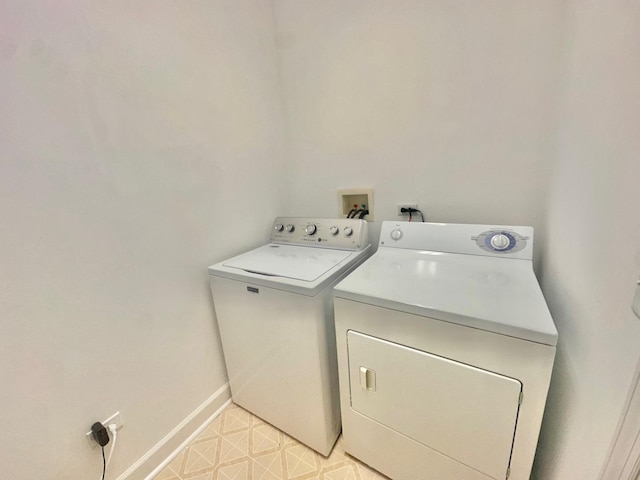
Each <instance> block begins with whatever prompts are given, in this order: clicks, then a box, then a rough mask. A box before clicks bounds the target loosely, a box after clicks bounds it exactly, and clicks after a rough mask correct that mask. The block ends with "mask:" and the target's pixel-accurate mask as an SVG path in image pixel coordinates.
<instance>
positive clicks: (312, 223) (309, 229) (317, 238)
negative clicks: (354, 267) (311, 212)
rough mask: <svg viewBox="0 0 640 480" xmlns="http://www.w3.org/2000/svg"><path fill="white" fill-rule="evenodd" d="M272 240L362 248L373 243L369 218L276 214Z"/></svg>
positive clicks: (328, 246) (320, 245)
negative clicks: (367, 219)
mask: <svg viewBox="0 0 640 480" xmlns="http://www.w3.org/2000/svg"><path fill="white" fill-rule="evenodd" d="M271 242H272V243H283V244H288V245H304V246H305V247H316V248H335V249H337V250H356V251H358V250H362V249H364V248H365V247H367V245H369V231H368V226H367V222H366V221H365V220H356V219H348V218H308V217H276V219H275V220H274V221H273V226H272V229H271Z"/></svg>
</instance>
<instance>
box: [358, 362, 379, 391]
mask: <svg viewBox="0 0 640 480" xmlns="http://www.w3.org/2000/svg"><path fill="white" fill-rule="evenodd" d="M360 386H361V387H362V388H363V389H365V390H369V391H370V392H375V391H376V372H375V370H371V369H370V368H367V367H360Z"/></svg>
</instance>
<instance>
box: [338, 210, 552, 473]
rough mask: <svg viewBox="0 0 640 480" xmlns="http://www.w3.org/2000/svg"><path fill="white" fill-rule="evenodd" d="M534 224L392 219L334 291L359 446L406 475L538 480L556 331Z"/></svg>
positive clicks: (352, 444)
mask: <svg viewBox="0 0 640 480" xmlns="http://www.w3.org/2000/svg"><path fill="white" fill-rule="evenodd" d="M532 252H533V228H531V227H503V226H500V227H495V226H487V225H456V224H430V223H407V222H402V223H397V222H383V224H382V229H381V233H380V244H379V248H378V251H377V252H376V253H375V254H374V255H373V256H372V257H371V258H370V259H368V260H367V261H366V262H365V263H364V264H362V265H361V266H360V267H359V268H357V269H356V270H355V271H354V272H353V273H352V274H351V275H349V276H348V277H347V278H346V279H344V280H343V281H342V282H340V283H339V284H338V285H337V286H336V287H335V288H334V296H335V300H334V302H335V312H336V315H335V322H336V336H337V348H338V365H339V372H340V401H341V408H342V428H343V436H344V444H345V448H346V450H347V452H349V453H350V454H351V455H353V456H355V457H357V458H359V459H360V460H362V461H364V462H365V463H367V464H369V465H370V466H371V467H373V468H375V469H376V470H379V471H380V472H382V473H384V474H385V475H387V476H389V477H390V478H392V479H394V480H416V479H420V480H487V479H495V480H504V479H507V478H509V479H517V480H525V479H528V478H529V476H530V472H531V467H532V464H533V459H534V455H535V451H536V445H537V441H538V434H539V431H540V425H541V422H542V416H543V412H544V406H545V402H546V398H547V391H548V388H549V382H550V378H551V371H552V367H553V361H554V357H555V351H556V343H557V337H558V333H557V330H556V327H555V325H554V323H553V320H552V318H551V315H550V313H549V310H548V308H547V304H546V302H545V300H544V297H543V295H542V291H541V289H540V286H539V285H538V282H537V280H536V277H535V274H534V272H533V268H532Z"/></svg>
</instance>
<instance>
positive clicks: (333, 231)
mask: <svg viewBox="0 0 640 480" xmlns="http://www.w3.org/2000/svg"><path fill="white" fill-rule="evenodd" d="M339 231H340V229H339V228H338V227H336V226H335V225H334V226H333V227H331V228H330V229H329V233H330V234H331V235H337V234H338V232H339Z"/></svg>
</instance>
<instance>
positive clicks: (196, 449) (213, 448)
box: [181, 438, 220, 475]
mask: <svg viewBox="0 0 640 480" xmlns="http://www.w3.org/2000/svg"><path fill="white" fill-rule="evenodd" d="M219 442H220V439H218V438H209V439H206V440H204V441H201V442H198V443H192V444H191V445H189V446H188V447H187V451H186V456H187V458H186V461H185V462H184V466H183V468H182V472H181V474H182V475H188V474H190V473H195V472H197V471H199V470H203V469H210V468H213V467H215V466H216V464H217V463H218V462H217V451H218V444H219Z"/></svg>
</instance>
